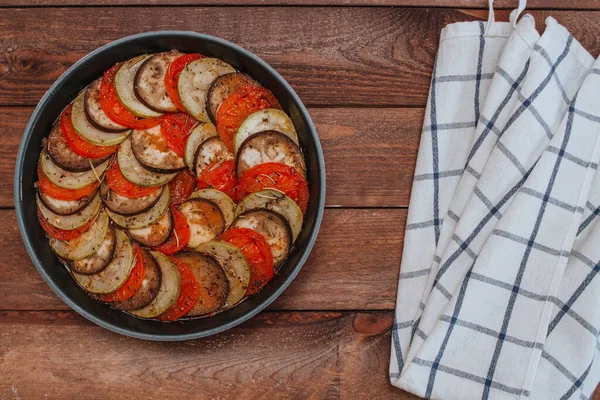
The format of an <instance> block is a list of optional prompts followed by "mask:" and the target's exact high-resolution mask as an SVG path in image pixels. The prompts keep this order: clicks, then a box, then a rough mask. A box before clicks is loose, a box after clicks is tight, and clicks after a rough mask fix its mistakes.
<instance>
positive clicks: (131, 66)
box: [115, 54, 162, 118]
mask: <svg viewBox="0 0 600 400" xmlns="http://www.w3.org/2000/svg"><path fill="white" fill-rule="evenodd" d="M148 58H150V55H149V54H144V55H142V56H139V57H135V58H132V59H131V60H129V61H127V62H124V63H123V65H121V66H120V67H119V69H118V70H117V73H116V74H115V91H116V92H117V97H118V98H119V102H121V104H123V107H125V108H126V109H128V110H129V111H130V112H131V113H132V114H134V115H135V116H137V117H140V118H154V117H160V116H161V115H162V113H159V112H156V111H154V110H151V109H149V108H148V107H146V106H145V105H144V104H142V102H141V101H140V100H139V99H138V98H137V96H136V93H135V91H134V82H135V76H136V74H137V72H138V69H139V68H140V67H141V66H142V64H143V63H144V61H146V60H147V59H148Z"/></svg>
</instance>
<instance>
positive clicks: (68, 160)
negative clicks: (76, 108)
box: [45, 124, 108, 172]
mask: <svg viewBox="0 0 600 400" xmlns="http://www.w3.org/2000/svg"><path fill="white" fill-rule="evenodd" d="M45 148H46V151H47V152H48V155H49V156H50V158H51V159H52V161H53V162H54V163H55V164H56V165H58V166H59V167H60V168H62V169H64V170H65V171H69V172H84V171H89V170H90V169H91V168H92V165H93V166H94V167H97V166H98V165H100V164H102V163H103V162H104V161H106V159H107V158H108V157H103V158H87V157H82V156H80V155H79V154H77V153H75V152H74V151H73V150H71V148H70V147H69V145H68V144H67V140H66V139H65V137H64V135H63V133H62V130H61V129H60V124H54V126H53V127H52V130H51V131H50V135H48V140H47V141H46V146H45Z"/></svg>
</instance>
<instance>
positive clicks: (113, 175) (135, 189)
mask: <svg viewBox="0 0 600 400" xmlns="http://www.w3.org/2000/svg"><path fill="white" fill-rule="evenodd" d="M106 184H107V185H108V187H110V189H111V190H112V191H113V192H115V193H116V194H118V195H120V196H124V197H127V198H130V199H137V198H138V197H144V196H148V195H150V194H152V193H154V192H156V191H157V190H160V188H161V186H156V187H149V188H143V187H140V186H137V185H134V184H133V183H131V182H129V181H128V180H127V179H125V177H124V176H123V173H122V172H121V168H120V167H119V163H118V162H114V163H113V164H112V165H111V166H110V168H109V169H108V171H106Z"/></svg>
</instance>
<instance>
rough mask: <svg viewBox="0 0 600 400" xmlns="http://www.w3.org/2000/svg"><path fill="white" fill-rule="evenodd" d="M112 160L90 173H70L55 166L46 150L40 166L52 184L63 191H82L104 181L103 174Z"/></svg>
mask: <svg viewBox="0 0 600 400" xmlns="http://www.w3.org/2000/svg"><path fill="white" fill-rule="evenodd" d="M109 164H110V159H109V160H106V161H104V162H103V163H102V164H100V165H99V166H97V167H95V168H91V169H90V170H89V171H84V172H69V171H66V170H64V169H62V168H61V167H59V166H58V165H56V164H54V162H53V161H52V159H51V158H50V156H49V155H48V153H47V152H46V150H45V149H44V150H42V154H40V166H41V167H42V171H43V172H44V174H45V175H46V177H47V178H48V179H49V180H50V182H52V183H54V184H55V185H56V186H59V187H61V188H63V189H81V188H84V187H86V186H88V185H91V184H92V183H95V182H99V181H100V180H102V174H104V171H106V169H107V168H108V165H109Z"/></svg>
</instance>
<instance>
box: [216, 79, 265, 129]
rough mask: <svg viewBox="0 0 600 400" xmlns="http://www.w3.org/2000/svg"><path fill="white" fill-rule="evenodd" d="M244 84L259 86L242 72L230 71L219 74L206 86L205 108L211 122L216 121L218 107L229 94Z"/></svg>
mask: <svg viewBox="0 0 600 400" xmlns="http://www.w3.org/2000/svg"><path fill="white" fill-rule="evenodd" d="M246 86H261V85H260V84H259V83H258V82H256V81H255V80H254V79H252V78H250V77H249V76H248V75H246V74H244V73H242V72H231V73H229V74H225V75H221V76H220V77H218V78H217V79H215V80H214V81H213V83H212V84H211V85H210V87H209V88H208V94H207V96H206V110H207V111H208V116H209V118H210V120H211V121H212V122H213V123H216V121H217V113H218V112H219V107H221V104H222V103H223V102H224V101H225V99H226V98H227V97H229V95H231V94H232V93H233V92H235V91H237V90H238V89H241V88H243V87H246Z"/></svg>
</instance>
